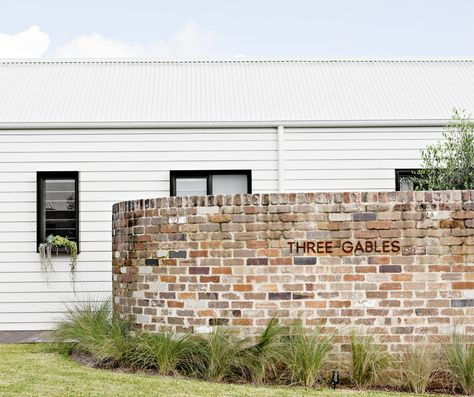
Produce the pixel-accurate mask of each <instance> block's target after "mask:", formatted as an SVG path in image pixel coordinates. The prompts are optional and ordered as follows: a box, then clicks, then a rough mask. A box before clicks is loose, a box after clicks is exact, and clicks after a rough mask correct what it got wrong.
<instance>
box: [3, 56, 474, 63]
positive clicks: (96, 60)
mask: <svg viewBox="0 0 474 397" xmlns="http://www.w3.org/2000/svg"><path fill="white" fill-rule="evenodd" d="M463 62H474V58H469V57H464V58H455V57H453V58H319V59H316V58H315V59H310V58H308V59H305V58H295V59H291V58H281V59H272V58H268V59H265V58H261V59H260V58H244V59H239V58H230V59H154V58H90V59H88V58H46V59H44V58H38V59H35V58H12V59H9V58H5V59H0V64H81V63H83V64H88V63H91V64H117V63H123V64H127V63H128V64H160V63H161V64H181V63H190V64H193V63H204V64H206V63H463Z"/></svg>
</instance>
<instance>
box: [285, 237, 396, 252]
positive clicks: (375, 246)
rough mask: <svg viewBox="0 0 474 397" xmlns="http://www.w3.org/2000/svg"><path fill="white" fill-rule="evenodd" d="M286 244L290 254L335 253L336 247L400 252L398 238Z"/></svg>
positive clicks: (290, 242)
mask: <svg viewBox="0 0 474 397" xmlns="http://www.w3.org/2000/svg"><path fill="white" fill-rule="evenodd" d="M287 244H288V245H289V247H290V254H323V255H328V254H336V248H338V247H340V248H341V251H342V254H355V253H359V254H360V253H366V254H371V253H381V254H383V253H385V254H388V253H392V254H397V253H399V252H400V241H398V240H355V241H351V240H345V241H340V240H325V241H289V242H288V243H287ZM336 255H337V254H336Z"/></svg>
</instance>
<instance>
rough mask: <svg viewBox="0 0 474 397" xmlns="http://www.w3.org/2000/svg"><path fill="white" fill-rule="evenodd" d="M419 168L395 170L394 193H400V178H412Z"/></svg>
mask: <svg viewBox="0 0 474 397" xmlns="http://www.w3.org/2000/svg"><path fill="white" fill-rule="evenodd" d="M420 169H421V168H397V169H395V191H397V192H399V191H400V178H402V177H406V176H413V173H415V172H417V171H419V170H420Z"/></svg>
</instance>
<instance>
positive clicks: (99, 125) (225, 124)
mask: <svg viewBox="0 0 474 397" xmlns="http://www.w3.org/2000/svg"><path fill="white" fill-rule="evenodd" d="M450 121H451V120H449V119H448V120H444V119H432V120H431V119H426V120H344V121H333V120H318V121H293V120H292V121H284V120H280V121H277V120H276V121H175V122H161V121H143V122H142V121H134V122H122V121H116V122H61V123H59V122H26V123H11V122H0V130H46V129H47V130H49V129H52V130H54V129H153V128H155V129H161V128H193V129H194V128H248V127H253V128H278V126H282V127H287V128H351V127H354V128H360V127H368V128H370V127H444V126H446V125H447V124H449V122H450Z"/></svg>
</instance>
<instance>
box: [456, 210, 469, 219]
mask: <svg viewBox="0 0 474 397" xmlns="http://www.w3.org/2000/svg"><path fill="white" fill-rule="evenodd" d="M451 218H453V219H474V211H454V212H453V213H452V214H451Z"/></svg>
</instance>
